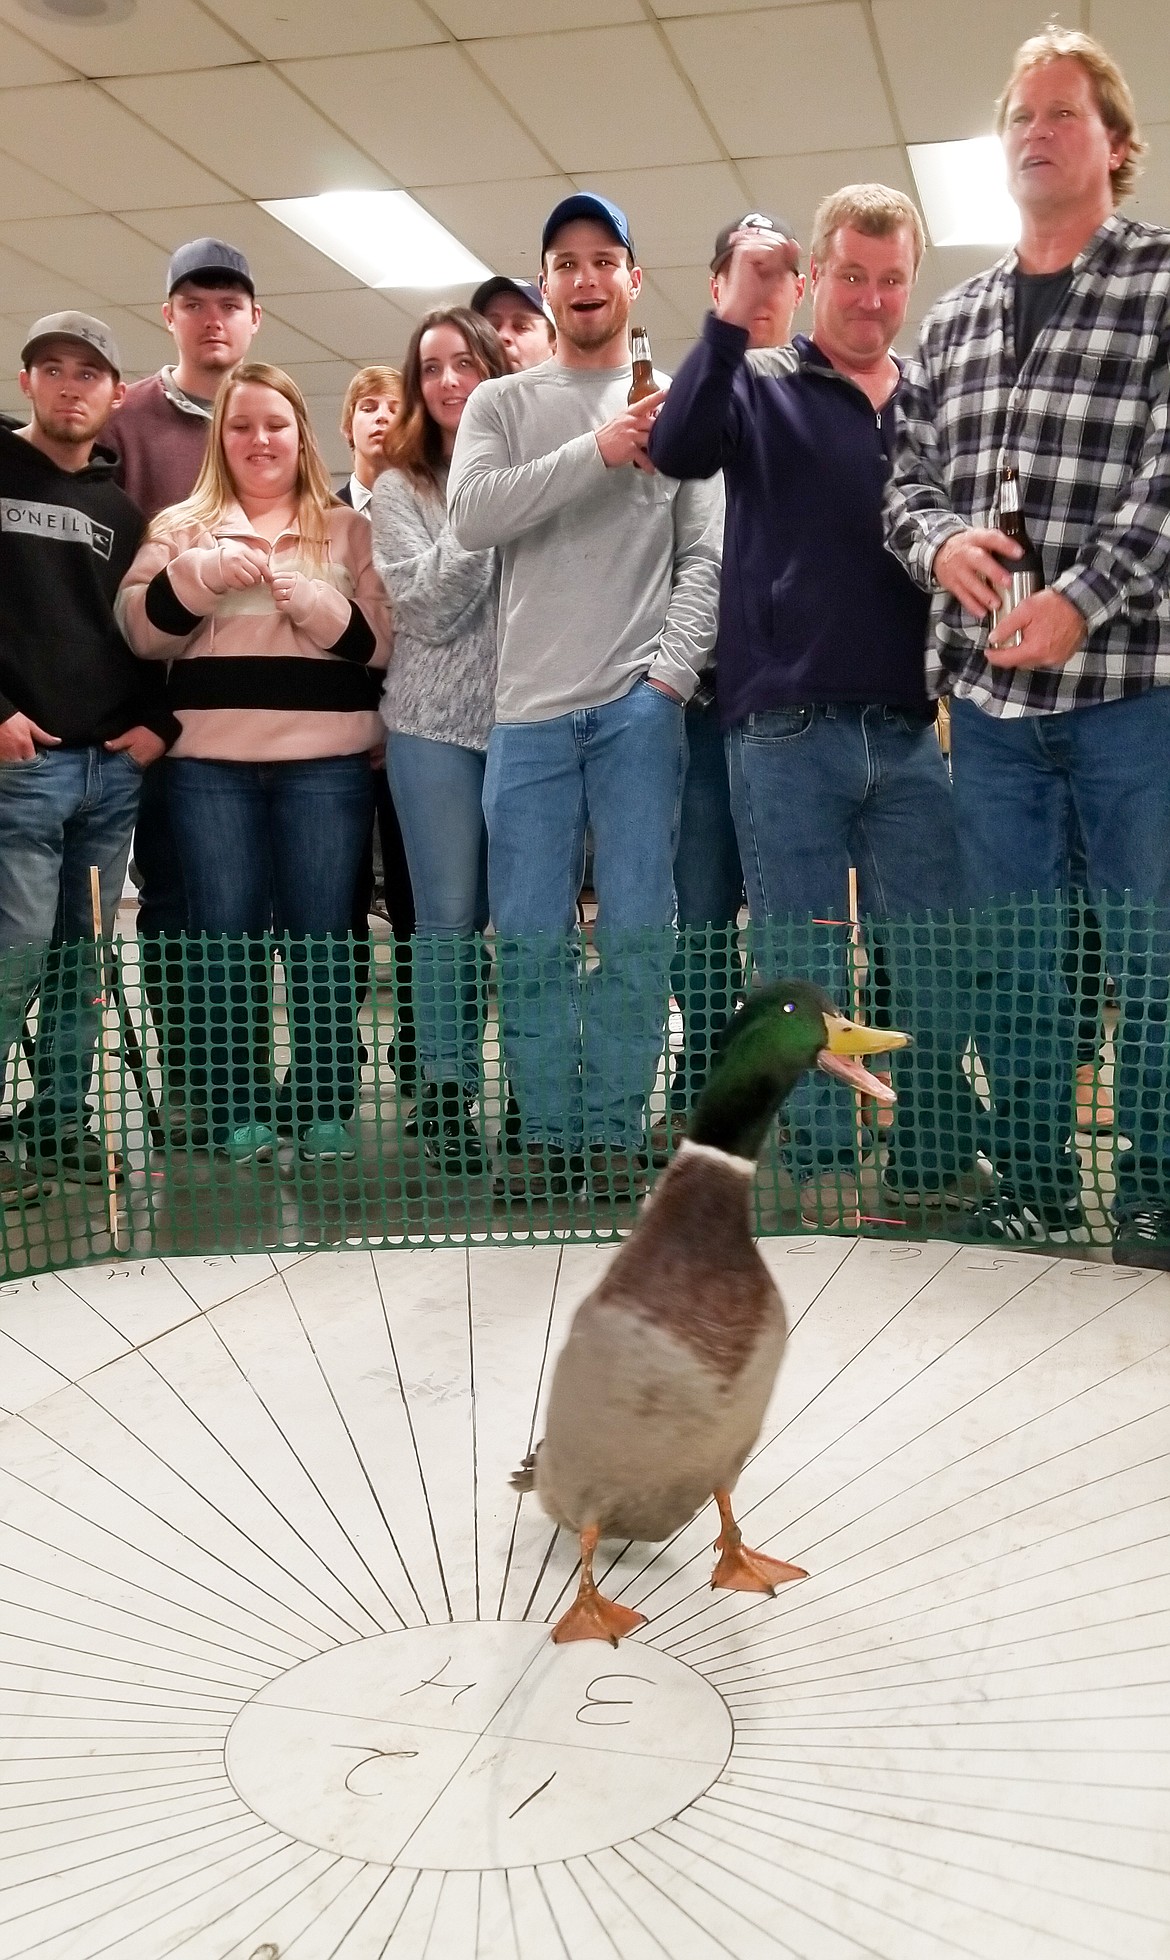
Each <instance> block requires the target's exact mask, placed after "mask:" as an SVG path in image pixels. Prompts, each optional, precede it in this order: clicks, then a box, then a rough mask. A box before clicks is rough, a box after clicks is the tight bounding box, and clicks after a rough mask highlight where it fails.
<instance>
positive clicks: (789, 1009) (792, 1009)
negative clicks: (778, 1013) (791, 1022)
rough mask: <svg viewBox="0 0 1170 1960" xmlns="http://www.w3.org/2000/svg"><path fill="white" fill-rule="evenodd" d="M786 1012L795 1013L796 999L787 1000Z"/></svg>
mask: <svg viewBox="0 0 1170 1960" xmlns="http://www.w3.org/2000/svg"><path fill="white" fill-rule="evenodd" d="M784 1012H785V1013H786V1014H795V1012H796V1002H795V1001H794V1000H786V1001H785V1003H784Z"/></svg>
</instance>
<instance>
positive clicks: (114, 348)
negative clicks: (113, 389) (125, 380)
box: [20, 313, 122, 381]
mask: <svg viewBox="0 0 1170 1960" xmlns="http://www.w3.org/2000/svg"><path fill="white" fill-rule="evenodd" d="M43 340H80V341H81V342H82V344H83V345H84V346H86V347H91V348H92V349H93V351H94V353H95V354H99V355H100V356H101V358H102V360H103V361H104V362H105V364H106V366H107V367H108V368H113V370H114V373H115V375H116V376H117V378H118V380H119V381H120V380H121V379H122V356H121V355H120V354H119V352H118V343H117V341H116V340H115V339H114V336H113V334H112V333H111V332H110V329H109V328H108V327H107V325H106V323H105V321H104V320H95V319H94V317H93V314H92V313H46V314H45V316H44V318H43V319H42V320H34V321H33V323H32V326H31V327H30V328H29V330H28V339H27V340H26V341H25V343H24V346H23V347H22V348H21V350H20V358H21V361H22V363H23V365H24V366H25V367H26V368H27V367H28V364H29V357H30V356H31V355H32V354H33V353H35V351H36V349H37V348H38V347H39V346H40V344H41V342H42V341H43Z"/></svg>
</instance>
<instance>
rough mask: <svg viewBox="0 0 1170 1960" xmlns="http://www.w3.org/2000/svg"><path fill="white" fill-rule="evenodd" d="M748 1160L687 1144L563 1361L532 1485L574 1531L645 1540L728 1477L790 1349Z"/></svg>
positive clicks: (691, 1512) (684, 1516) (586, 1308)
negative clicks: (758, 1231)
mask: <svg viewBox="0 0 1170 1960" xmlns="http://www.w3.org/2000/svg"><path fill="white" fill-rule="evenodd" d="M754 1171H755V1165H754V1164H750V1163H747V1162H745V1161H744V1160H742V1159H739V1158H733V1157H728V1156H726V1155H724V1154H723V1153H722V1152H720V1151H716V1150H711V1149H707V1148H704V1147H701V1146H696V1145H694V1144H684V1145H683V1146H682V1148H681V1150H680V1151H679V1154H678V1155H677V1156H676V1157H675V1159H674V1161H673V1162H672V1164H671V1165H670V1167H669V1169H668V1170H667V1171H666V1172H665V1174H664V1175H663V1177H662V1178H661V1179H660V1181H659V1183H658V1186H657V1189H656V1190H655V1192H654V1195H653V1197H652V1198H651V1199H650V1201H649V1202H648V1204H647V1206H646V1209H645V1211H644V1212H643V1214H642V1217H641V1218H640V1220H639V1222H638V1227H637V1229H636V1231H635V1232H634V1234H633V1236H632V1237H631V1238H630V1239H629V1240H628V1241H627V1243H626V1244H625V1245H624V1246H623V1247H622V1249H621V1251H620V1252H619V1253H618V1255H617V1257H616V1258H615V1259H614V1261H613V1263H612V1265H611V1266H610V1267H609V1270H608V1271H607V1273H606V1275H605V1278H604V1279H603V1280H602V1282H601V1284H600V1285H599V1286H598V1287H596V1288H595V1289H594V1291H593V1292H592V1293H591V1294H590V1295H589V1296H588V1298H587V1299H586V1300H584V1301H583V1302H582V1304H581V1306H580V1307H579V1308H578V1309H577V1313H576V1316H575V1318H574V1320H573V1325H572V1328H571V1330H570V1333H569V1338H568V1341H567V1342H566V1345H565V1347H564V1350H563V1351H562V1353H561V1355H560V1358H559V1360H558V1362H557V1366H556V1372H555V1375H554V1377H553V1384H552V1392H551V1395H550V1398H549V1406H548V1418H547V1425H546V1429H545V1435H544V1440H543V1442H542V1443H541V1446H540V1449H539V1451H538V1452H537V1456H536V1464H535V1482H536V1489H537V1492H538V1494H539V1497H540V1500H541V1503H542V1504H543V1505H544V1508H545V1510H546V1511H547V1512H548V1513H549V1515H550V1517H552V1518H555V1520H556V1521H557V1523H558V1524H561V1525H564V1526H565V1527H566V1528H567V1529H569V1530H571V1531H576V1532H579V1531H582V1530H585V1529H586V1528H587V1527H589V1526H591V1525H596V1526H597V1527H598V1529H599V1530H600V1532H601V1534H602V1536H603V1537H612V1538H636V1539H647V1540H650V1541H655V1540H658V1539H662V1538H666V1537H669V1536H670V1535H671V1533H672V1532H675V1531H677V1530H679V1529H680V1527H681V1526H683V1525H684V1524H686V1523H688V1522H689V1520H690V1519H691V1518H693V1517H694V1516H695V1513H696V1512H697V1511H698V1510H700V1509H701V1507H702V1506H703V1505H704V1504H705V1503H707V1502H708V1501H709V1499H710V1497H711V1494H712V1492H713V1491H715V1490H717V1489H719V1490H730V1489H732V1488H733V1486H734V1484H735V1482H736V1479H737V1478H738V1476H739V1473H740V1471H741V1470H742V1468H743V1465H744V1463H745V1461H746V1459H747V1457H748V1456H749V1455H750V1453H751V1450H752V1448H753V1446H754V1444H755V1442H756V1439H757V1437H758V1436H759V1433H760V1428H761V1425H762V1423H763V1420H764V1414H765V1411H766V1409H767V1406H768V1401H769V1398H770V1396H771V1393H772V1387H773V1384H774V1382H775V1379H776V1372H777V1369H778V1368H779V1366H780V1360H781V1356H782V1355H783V1352H784V1341H785V1334H786V1328H785V1320H784V1306H783V1302H782V1301H781V1298H780V1295H779V1293H778V1292H777V1290H776V1287H775V1285H774V1284H773V1282H772V1278H771V1275H770V1274H769V1272H768V1269H767V1267H766V1266H765V1265H764V1262H763V1260H762V1259H761V1258H760V1255H759V1253H758V1251H757V1250H756V1246H755V1244H754V1241H753V1239H752V1236H751V1230H750V1224H749V1212H748V1206H749V1201H750V1195H751V1179H752V1176H753V1174H754Z"/></svg>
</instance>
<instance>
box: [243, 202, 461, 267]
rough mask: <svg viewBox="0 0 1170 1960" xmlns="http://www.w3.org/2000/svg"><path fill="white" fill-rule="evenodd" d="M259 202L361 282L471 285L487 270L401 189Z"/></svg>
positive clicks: (265, 209) (264, 208) (291, 229)
mask: <svg viewBox="0 0 1170 1960" xmlns="http://www.w3.org/2000/svg"><path fill="white" fill-rule="evenodd" d="M260 204H261V209H262V210H264V211H269V212H271V214H272V216H273V217H274V218H279V220H280V222H281V224H282V225H287V226H288V228H289V230H290V231H295V232H296V233H297V234H298V235H299V236H300V237H301V238H304V239H306V240H307V242H308V243H309V244H310V245H315V246H316V248H317V250H318V251H319V252H324V254H325V256H326V258H329V259H333V260H334V261H335V263H336V264H337V265H343V266H344V267H345V269H346V271H347V272H352V273H353V276H354V278H355V279H361V280H362V281H363V282H364V284H365V285H367V286H414V287H425V286H472V285H478V284H479V282H480V280H481V279H486V278H487V277H488V274H489V273H490V271H491V267H490V266H486V265H483V264H481V262H480V261H479V259H477V258H476V257H475V255H474V253H472V252H469V251H468V250H467V247H466V246H465V245H461V244H460V243H459V240H458V239H457V238H455V237H453V236H452V234H451V233H450V232H449V231H448V230H447V229H446V227H445V226H444V225H441V224H440V223H439V221H438V219H437V218H432V216H431V214H430V212H429V211H424V210H423V208H422V205H421V204H416V203H415V201H414V199H413V197H411V196H410V194H409V192H408V191H322V193H321V195H320V196H319V197H277V198H273V199H272V201H271V202H270V203H269V202H265V200H263V199H261V200H260Z"/></svg>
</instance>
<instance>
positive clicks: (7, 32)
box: [0, 10, 73, 88]
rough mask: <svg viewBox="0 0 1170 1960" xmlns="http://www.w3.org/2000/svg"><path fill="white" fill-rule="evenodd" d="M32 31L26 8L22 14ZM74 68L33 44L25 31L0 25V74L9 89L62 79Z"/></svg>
mask: <svg viewBox="0 0 1170 1960" xmlns="http://www.w3.org/2000/svg"><path fill="white" fill-rule="evenodd" d="M18 18H19V20H20V22H21V23H22V25H23V27H24V28H25V29H26V30H27V32H28V33H31V32H32V22H31V18H30V16H29V15H28V14H26V13H25V12H24V11H23V10H22V11H21V13H20V14H19V16H18ZM72 72H73V71H72V70H71V69H69V68H67V67H66V66H65V64H64V63H63V62H60V61H54V60H53V57H52V55H51V54H46V53H45V51H44V50H43V49H42V48H40V47H36V46H34V45H33V43H32V42H31V41H30V40H28V39H27V38H26V35H25V33H20V34H17V33H14V32H13V30H12V28H11V27H4V26H0V76H2V77H3V79H4V87H5V88H29V87H32V86H35V84H36V83H38V82H58V81H65V80H67V79H68V78H69V77H70V76H71V74H72Z"/></svg>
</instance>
